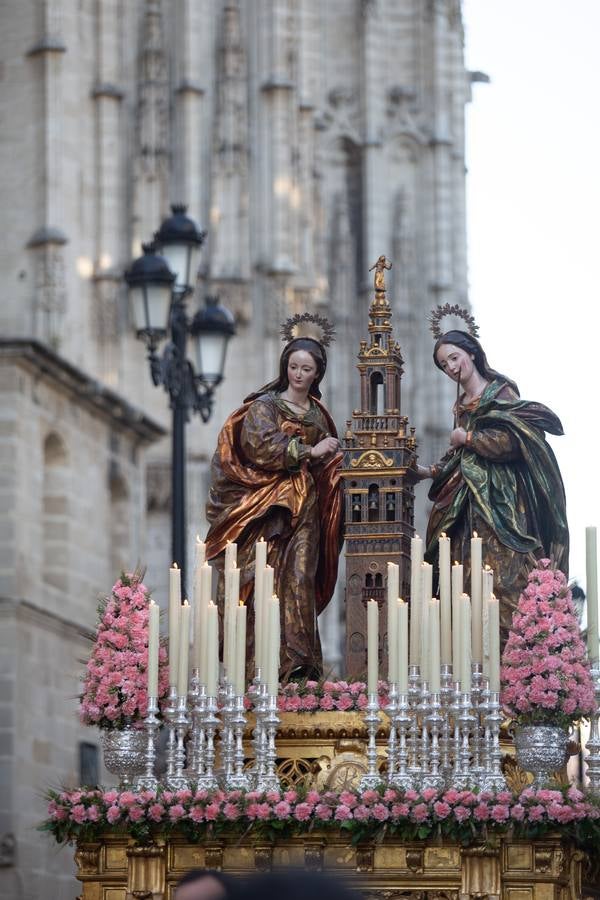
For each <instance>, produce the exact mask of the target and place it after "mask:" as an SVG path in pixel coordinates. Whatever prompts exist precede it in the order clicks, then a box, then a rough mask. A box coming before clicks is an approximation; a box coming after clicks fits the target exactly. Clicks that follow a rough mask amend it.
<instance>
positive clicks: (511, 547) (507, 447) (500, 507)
mask: <svg viewBox="0 0 600 900" xmlns="http://www.w3.org/2000/svg"><path fill="white" fill-rule="evenodd" d="M459 424H460V425H461V426H462V427H463V428H465V429H466V430H467V431H468V432H472V435H471V437H470V440H469V443H468V445H466V446H464V447H461V448H460V449H459V450H458V451H454V452H452V451H451V452H450V453H448V454H446V456H445V457H444V458H443V459H442V460H441V462H440V464H439V466H438V467H437V468H438V471H437V474H436V476H435V478H434V480H433V484H432V486H431V489H430V491H429V499H430V500H433V509H432V510H431V514H430V517H429V525H428V528H427V549H426V554H425V555H426V559H427V560H428V561H429V562H433V563H437V555H438V538H439V536H440V534H441V533H442V532H443V531H444V532H446V534H447V535H448V536H449V537H450V539H451V553H452V559H453V560H458V561H459V562H462V563H463V566H464V567H465V569H464V576H465V583H466V589H467V590H468V584H469V582H468V579H469V578H470V568H471V567H470V539H471V535H472V533H473V531H476V532H477V534H478V535H479V537H481V538H482V540H483V561H484V563H487V564H488V565H489V566H490V567H491V568H492V569H493V570H494V593H495V594H496V596H497V597H498V598H499V599H500V623H501V631H502V638H503V642H504V641H505V640H506V637H507V631H508V629H509V628H510V626H511V622H512V614H513V612H514V610H515V608H516V605H517V602H518V599H519V594H520V593H521V591H522V590H523V588H524V587H525V585H526V583H527V574H528V572H529V570H530V569H531V568H532V566H534V565H535V561H536V559H540V558H543V557H550V556H551V557H553V559H554V561H555V563H556V565H557V566H558V568H559V569H561V571H563V572H564V573H565V574H568V560H569V532H568V526H567V515H566V504H565V491H564V487H563V482H562V478H561V475H560V471H559V468H558V463H557V462H556V457H555V456H554V453H553V451H552V448H551V447H550V445H549V444H548V443H547V442H546V440H545V437H544V432H549V433H550V434H562V433H563V430H562V426H561V423H560V421H559V419H558V418H557V416H556V415H555V414H554V413H553V412H552V411H551V410H549V409H548V408H547V407H546V406H543V405H542V404H541V403H530V402H528V401H525V400H520V399H519V397H518V395H517V394H516V393H515V392H514V390H513V389H512V388H511V387H510V385H508V384H507V383H506V382H504V381H501V380H495V381H493V382H492V383H491V384H489V385H488V386H487V387H486V388H485V390H484V392H483V394H482V395H481V397H480V398H479V400H477V401H475V402H474V403H473V404H471V405H468V406H460V407H459Z"/></svg>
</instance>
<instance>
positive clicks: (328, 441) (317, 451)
mask: <svg viewBox="0 0 600 900" xmlns="http://www.w3.org/2000/svg"><path fill="white" fill-rule="evenodd" d="M339 446H340V442H339V441H338V439H337V438H334V437H326V438H323V440H322V441H319V443H318V444H315V446H314V447H312V448H311V451H310V457H311V459H323V457H325V456H331V455H332V454H333V453H335V452H336V450H337V449H338V447H339Z"/></svg>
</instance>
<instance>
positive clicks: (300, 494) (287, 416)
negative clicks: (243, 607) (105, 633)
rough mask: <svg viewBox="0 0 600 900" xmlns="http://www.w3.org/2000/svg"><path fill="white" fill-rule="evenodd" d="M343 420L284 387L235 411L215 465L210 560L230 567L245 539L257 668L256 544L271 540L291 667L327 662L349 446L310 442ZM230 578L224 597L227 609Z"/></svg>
mask: <svg viewBox="0 0 600 900" xmlns="http://www.w3.org/2000/svg"><path fill="white" fill-rule="evenodd" d="M327 435H332V436H334V437H335V436H336V430H335V425H334V423H333V421H332V419H331V417H330V416H329V414H328V413H327V411H326V410H325V408H324V407H323V406H322V405H321V404H320V403H318V402H317V401H316V400H314V398H311V406H310V409H309V410H308V411H307V412H306V413H305V414H302V413H300V412H299V410H298V409H296V408H292V407H291V406H290V405H288V404H286V403H285V401H284V400H282V399H281V398H280V397H279V396H278V395H277V394H276V393H274V392H271V391H269V392H267V393H265V394H261V395H260V396H259V397H257V398H256V399H254V400H251V401H250V402H248V403H245V404H244V405H243V406H242V407H240V408H239V409H238V410H236V411H235V412H234V413H232V414H231V416H230V417H229V418H228V419H227V421H226V423H225V425H224V426H223V428H222V430H221V433H220V434H219V439H218V443H217V449H216V451H215V454H214V456H213V460H212V464H211V488H210V493H209V499H208V502H207V505H206V515H207V518H208V521H209V522H210V530H209V532H208V535H207V538H206V542H207V548H206V554H207V559H214V562H215V564H216V566H217V568H218V569H219V570H220V572H221V574H222V569H223V552H224V549H225V545H226V543H227V541H228V540H230V541H235V542H236V543H237V545H238V566H239V568H240V569H241V583H240V598H241V599H242V600H244V601H245V602H246V603H247V605H248V617H249V622H248V651H249V652H248V657H249V671H251V669H250V665H251V660H252V658H253V656H254V599H253V590H254V544H255V542H256V541H257V540H258V539H259V538H260V537H263V538H264V539H265V540H266V541H268V542H269V551H268V559H267V561H268V564H269V565H270V566H272V567H273V568H274V570H275V573H274V574H275V592H276V593H277V595H278V596H279V598H280V601H281V676H282V678H284V679H285V678H286V677H287V675H288V674H289V673H290V672H291V671H292V669H294V668H296V667H298V666H309V667H313V668H316V669H317V670H318V671H319V672H320V671H322V668H323V662H322V656H321V646H320V641H319V635H318V629H317V616H318V615H319V613H320V612H322V610H323V609H324V608H325V607H326V605H327V604H328V603H329V601H330V599H331V597H332V594H333V590H334V588H335V582H336V578H337V565H338V557H339V552H340V548H341V516H342V488H341V484H340V476H339V465H340V461H341V454H336V456H335V457H332V458H331V459H329V460H328V461H327V462H325V463H321V462H313V461H312V460H310V448H311V447H313V446H314V445H315V444H317V443H318V442H319V441H320V440H322V439H323V438H324V437H325V436H327ZM222 581H223V579H222V577H220V579H219V583H220V584H219V591H218V596H219V605H220V608H221V610H222V602H223V596H222V595H223V590H222Z"/></svg>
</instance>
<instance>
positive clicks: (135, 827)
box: [40, 785, 600, 846]
mask: <svg viewBox="0 0 600 900" xmlns="http://www.w3.org/2000/svg"><path fill="white" fill-rule="evenodd" d="M47 799H48V818H47V819H46V820H45V821H44V822H43V824H42V825H41V826H40V830H42V831H46V832H49V833H50V834H52V835H53V837H54V838H55V839H56V841H57V842H59V843H65V842H69V841H76V840H79V841H84V842H85V841H93V840H97V839H98V838H99V836H100V835H101V833H103V832H105V831H107V830H111V829H113V830H115V831H117V832H120V833H126V834H130V835H131V836H132V837H134V838H135V839H136V840H139V841H149V840H151V839H152V837H153V835H154V834H157V833H161V834H165V833H166V834H169V833H170V832H172V831H182V832H183V833H184V834H185V835H186V836H187V838H188V839H189V840H191V841H194V842H195V841H198V840H199V839H200V838H202V837H203V836H205V835H210V836H216V835H219V834H221V833H224V834H229V835H231V834H245V833H246V832H248V831H249V830H252V831H253V832H254V833H255V835H256V834H260V836H264V837H269V838H270V839H275V838H276V837H277V836H279V837H282V836H292V835H300V834H306V833H308V832H310V831H312V830H313V829H315V828H318V829H333V830H337V831H339V830H340V829H342V830H343V831H345V832H348V836H349V838H351V839H352V841H353V842H358V841H359V840H366V839H374V838H376V837H377V836H379V837H383V835H384V834H388V835H390V836H396V837H399V838H402V839H404V840H427V839H428V838H430V837H433V836H443V837H446V838H449V839H454V840H458V841H460V842H462V843H463V844H467V843H471V842H473V841H475V840H481V839H485V837H486V835H487V834H488V832H490V831H491V832H495V833H500V834H502V833H506V832H507V831H509V830H511V831H512V833H513V834H514V835H515V836H516V837H527V838H533V837H539V836H540V835H543V834H544V833H546V832H547V831H555V830H557V828H560V829H561V831H562V833H563V834H564V836H565V837H571V838H572V839H574V840H575V841H576V842H577V843H579V844H581V845H587V844H589V843H590V842H594V841H595V842H598V840H600V805H599V804H600V801H599V799H598V798H597V797H596V798H592V797H590V796H587V795H585V794H583V793H582V792H581V791H579V790H578V789H577V788H576V787H574V786H571V787H563V788H561V789H560V790H558V789H557V790H549V789H540V790H534V789H533V788H525V789H524V790H523V791H521V793H520V794H513V793H512V792H511V791H498V792H490V791H482V792H480V793H477V792H474V791H468V790H466V791H458V790H454V789H449V790H446V791H437V790H435V789H433V788H431V789H426V790H424V791H422V792H418V791H413V790H406V791H403V790H396V789H395V788H387V787H385V786H384V785H381V786H380V788H379V789H378V790H367V791H363V792H361V791H358V790H345V791H342V792H341V793H338V792H334V791H325V792H319V791H316V790H308V791H300V790H285V791H267V792H257V791H248V792H242V791H228V792H226V791H222V790H214V791H206V790H200V791H194V790H187V789H186V790H180V791H169V790H165V789H163V788H159V789H158V791H151V790H145V791H140V792H138V793H134V792H133V791H121V792H119V791H116V790H100V789H97V790H78V791H63V792H56V791H50V792H48V795H47ZM596 846H597V843H596Z"/></svg>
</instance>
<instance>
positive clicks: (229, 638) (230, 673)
mask: <svg viewBox="0 0 600 900" xmlns="http://www.w3.org/2000/svg"><path fill="white" fill-rule="evenodd" d="M234 546H235V545H234ZM225 574H226V580H225V585H226V593H225V605H224V615H223V667H224V669H225V672H226V674H227V677H228V678H229V680H230V681H231V682H233V680H234V673H235V669H236V662H235V647H236V637H235V631H236V627H237V626H236V621H237V606H238V603H239V599H240V570H239V569H228V571H227V572H226V573H225Z"/></svg>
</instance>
